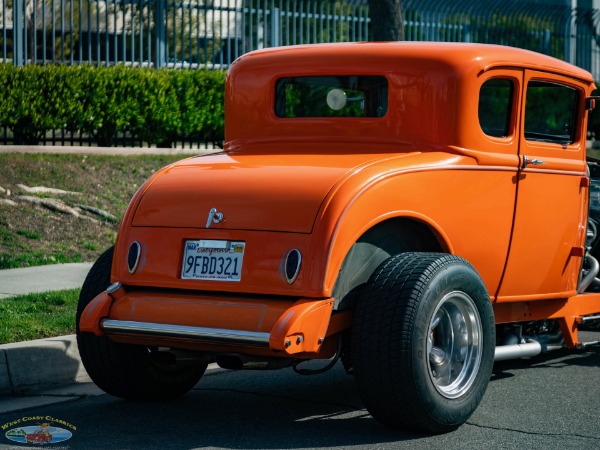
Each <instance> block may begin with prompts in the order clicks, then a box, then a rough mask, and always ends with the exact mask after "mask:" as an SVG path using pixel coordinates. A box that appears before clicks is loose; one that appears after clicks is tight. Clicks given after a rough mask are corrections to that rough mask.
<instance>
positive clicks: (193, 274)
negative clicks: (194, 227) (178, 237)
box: [181, 240, 246, 281]
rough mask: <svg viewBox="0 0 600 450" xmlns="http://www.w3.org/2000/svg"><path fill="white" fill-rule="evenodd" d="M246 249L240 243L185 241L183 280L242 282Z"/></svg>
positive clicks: (244, 244)
mask: <svg viewBox="0 0 600 450" xmlns="http://www.w3.org/2000/svg"><path fill="white" fill-rule="evenodd" d="M245 248H246V243H245V242H239V241H212V240H197V241H185V246H184V250H183V268H182V269H181V278H183V279H188V280H212V281H240V280H241V278H242V262H243V259H244V249H245Z"/></svg>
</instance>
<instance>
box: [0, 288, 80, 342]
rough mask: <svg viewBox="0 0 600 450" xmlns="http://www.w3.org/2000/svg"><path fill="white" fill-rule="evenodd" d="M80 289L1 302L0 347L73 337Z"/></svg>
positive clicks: (30, 295) (31, 295)
mask: <svg viewBox="0 0 600 450" xmlns="http://www.w3.org/2000/svg"><path fill="white" fill-rule="evenodd" d="M78 298H79V289H68V290H64V291H56V292H44V293H40V294H28V295H20V296H17V297H9V298H5V299H1V300H0V344H7V343H11V342H20V341H29V340H32V339H43V338H47V337H54V336H62V335H65V334H73V333H75V311H76V310H77V300H78Z"/></svg>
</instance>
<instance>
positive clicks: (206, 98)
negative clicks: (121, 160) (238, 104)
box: [0, 64, 225, 147]
mask: <svg viewBox="0 0 600 450" xmlns="http://www.w3.org/2000/svg"><path fill="white" fill-rule="evenodd" d="M224 82H225V72H222V71H207V70H188V69H185V70H176V69H160V70H154V69H142V68H135V67H126V66H122V65H120V66H113V67H94V66H87V65H80V66H65V65H47V66H35V65H30V66H24V67H14V66H13V65H12V64H0V86H3V94H2V96H0V127H7V128H9V129H10V130H11V131H12V133H13V136H14V141H15V143H16V144H30V145H31V144H37V143H38V142H40V141H41V140H42V138H43V137H44V135H45V134H46V133H47V132H48V131H51V130H62V129H65V130H67V131H72V132H79V133H84V134H88V135H90V136H92V137H93V138H94V139H95V140H96V142H97V144H98V145H101V146H110V145H112V144H113V140H114V138H115V136H116V134H117V133H127V134H128V135H129V136H131V137H132V138H134V139H139V140H141V141H144V142H147V143H148V144H150V145H157V146H164V147H170V146H171V144H172V143H173V142H175V141H178V140H193V141H198V142H202V141H205V140H206V141H222V140H223V133H224V131H223V126H224V109H223V104H224Z"/></svg>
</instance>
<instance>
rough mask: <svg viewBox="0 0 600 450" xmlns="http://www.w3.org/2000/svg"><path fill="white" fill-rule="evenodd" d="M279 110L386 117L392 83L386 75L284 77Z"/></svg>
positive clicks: (291, 114)
mask: <svg viewBox="0 0 600 450" xmlns="http://www.w3.org/2000/svg"><path fill="white" fill-rule="evenodd" d="M275 89H276V93H275V114H276V115H277V116H278V117H282V118H296V117H383V116H384V115H385V114H386V113H387V104H388V100H387V96H388V83H387V79H386V78H385V77H382V76H356V75H354V76H323V77H293V78H281V79H279V80H278V81H277V85H276V88H275Z"/></svg>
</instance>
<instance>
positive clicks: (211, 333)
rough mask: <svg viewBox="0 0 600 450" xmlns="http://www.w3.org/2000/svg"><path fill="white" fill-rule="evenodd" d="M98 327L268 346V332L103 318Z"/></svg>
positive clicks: (110, 330)
mask: <svg viewBox="0 0 600 450" xmlns="http://www.w3.org/2000/svg"><path fill="white" fill-rule="evenodd" d="M100 328H101V329H102V330H103V331H105V332H107V333H129V334H139V335H145V336H157V337H174V338H183V339H194V340H199V341H208V342H219V343H225V344H244V345H252V346H259V347H268V346H269V338H270V337H271V334H270V333H263V332H259V331H244V330H227V329H224V328H205V327H192V326H187V325H170V324H163V323H150V322H134V321H129V320H112V319H103V320H102V321H100Z"/></svg>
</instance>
